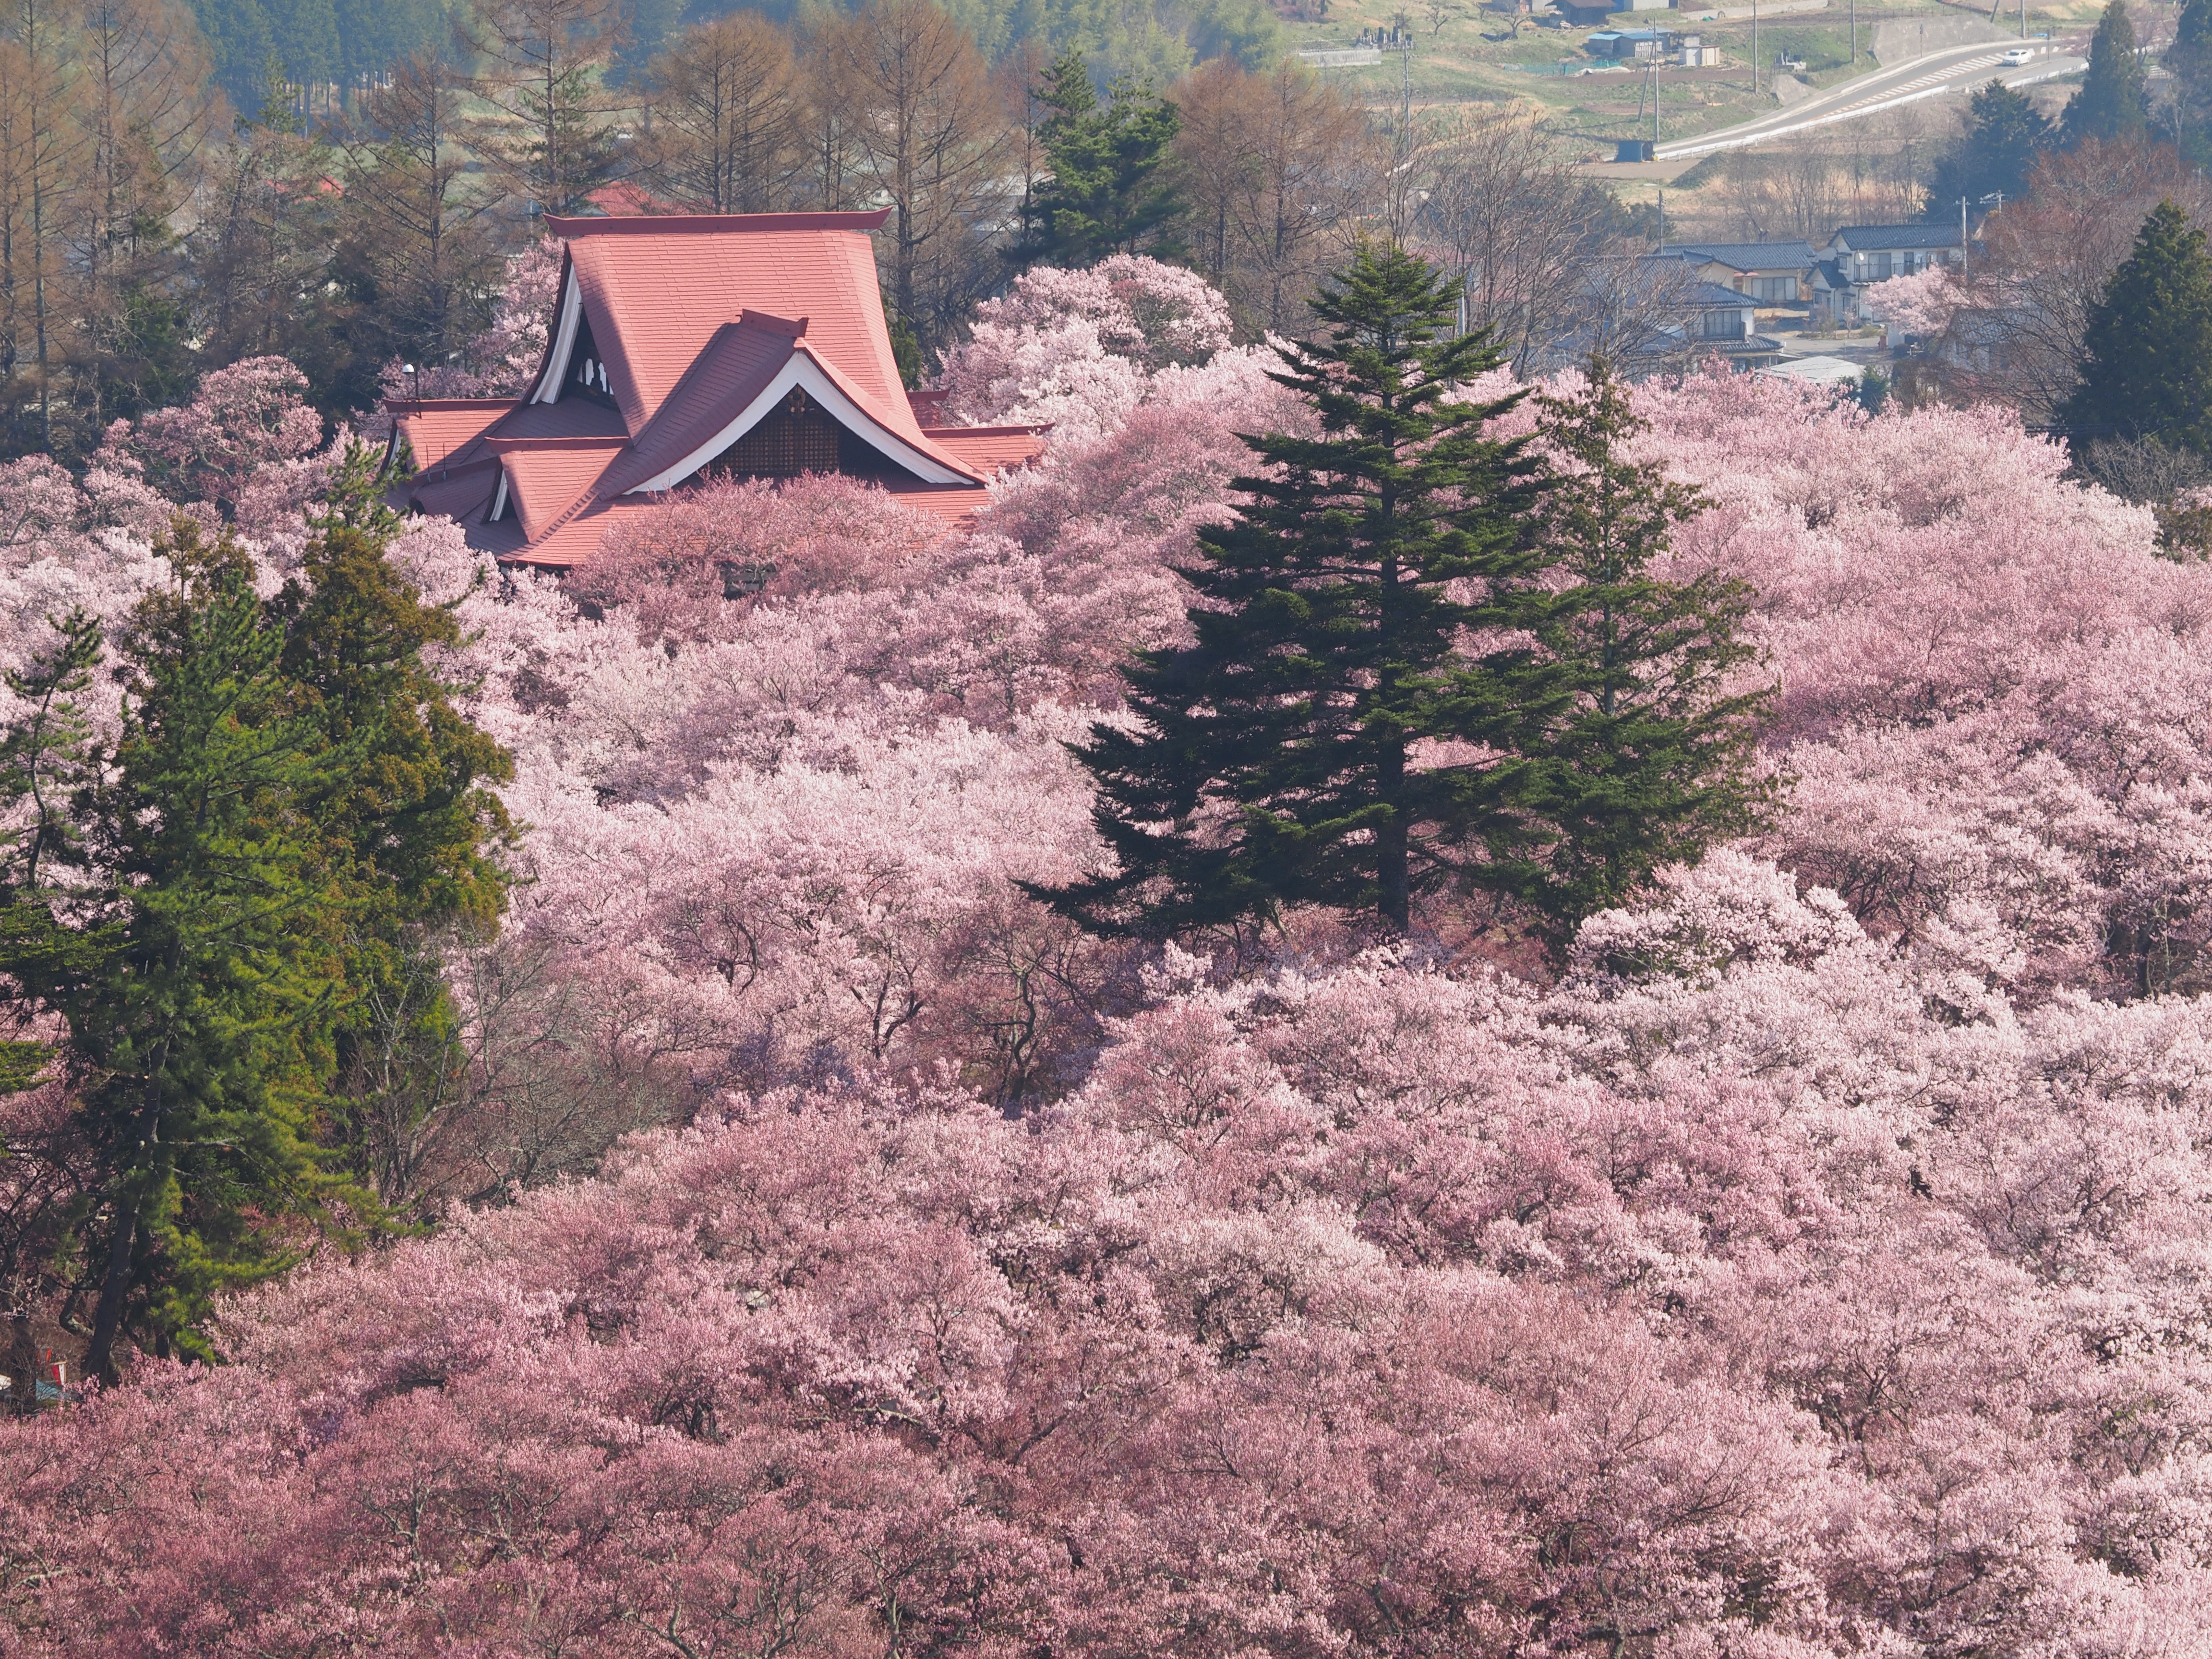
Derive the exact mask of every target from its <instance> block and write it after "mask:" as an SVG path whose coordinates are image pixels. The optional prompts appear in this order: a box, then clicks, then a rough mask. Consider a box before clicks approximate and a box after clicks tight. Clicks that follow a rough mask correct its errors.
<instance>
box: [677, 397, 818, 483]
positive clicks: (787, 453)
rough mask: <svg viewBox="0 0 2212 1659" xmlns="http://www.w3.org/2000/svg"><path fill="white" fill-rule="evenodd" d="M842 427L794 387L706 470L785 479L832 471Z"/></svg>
mask: <svg viewBox="0 0 2212 1659" xmlns="http://www.w3.org/2000/svg"><path fill="white" fill-rule="evenodd" d="M843 431H844V428H842V427H841V426H839V425H838V424H837V422H836V421H834V420H832V419H830V417H829V414H828V413H827V412H826V411H825V410H823V408H822V407H821V405H820V404H817V403H816V402H815V401H814V400H813V399H812V398H809V397H808V396H807V395H806V393H805V392H803V391H801V390H799V388H798V387H796V386H794V387H793V388H792V392H791V395H790V396H789V397H787V398H785V399H784V400H783V403H782V404H781V406H780V407H779V408H777V409H775V410H773V411H772V412H770V413H769V415H767V416H763V418H762V420H761V421H760V422H758V423H757V425H756V426H755V427H754V428H753V429H752V430H751V431H750V432H748V433H746V434H745V435H744V437H742V438H740V439H738V441H737V442H735V443H733V444H732V445H731V446H730V447H728V448H727V449H726V450H724V451H723V452H722V453H720V455H718V456H716V457H715V458H714V459H713V460H712V461H710V462H709V463H708V465H707V468H706V470H707V471H709V472H726V473H728V474H729V475H730V476H731V477H737V478H789V477H795V476H796V475H798V474H799V473H801V472H836V471H839V470H840V468H839V467H838V465H837V454H838V444H837V440H838V437H839V435H841V434H842V432H843Z"/></svg>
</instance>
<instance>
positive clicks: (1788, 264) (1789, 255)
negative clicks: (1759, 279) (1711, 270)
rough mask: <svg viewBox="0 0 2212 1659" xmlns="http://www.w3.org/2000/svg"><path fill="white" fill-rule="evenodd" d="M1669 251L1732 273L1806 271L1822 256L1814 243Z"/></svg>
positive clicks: (1690, 246)
mask: <svg viewBox="0 0 2212 1659" xmlns="http://www.w3.org/2000/svg"><path fill="white" fill-rule="evenodd" d="M1667 252H1668V253H1670V254H1674V255H1676V256H1678V257H1680V258H1688V259H1705V260H1709V261H1711V263H1712V264H1718V265H1726V266H1728V267H1729V269H1730V270H1804V269H1806V268H1807V267H1808V266H1809V265H1810V264H1812V263H1813V261H1814V259H1815V258H1818V257H1819V256H1817V255H1816V254H1815V253H1814V252H1813V245H1812V244H1811V243H1810V242H1679V243H1675V244H1674V245H1673V246H1669V247H1668V249H1667Z"/></svg>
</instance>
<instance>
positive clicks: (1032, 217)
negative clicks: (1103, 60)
mask: <svg viewBox="0 0 2212 1659" xmlns="http://www.w3.org/2000/svg"><path fill="white" fill-rule="evenodd" d="M1037 101H1038V102H1039V103H1040V104H1041V105H1042V106H1043V107H1044V108H1046V109H1047V110H1048V111H1049V112H1050V113H1049V114H1048V115H1047V116H1046V117H1045V118H1044V119H1043V121H1042V123H1040V124H1039V125H1038V128H1037V139H1038V142H1039V143H1041V144H1042V146H1043V148H1044V152H1045V161H1046V166H1047V168H1048V171H1049V173H1050V175H1051V176H1050V177H1049V178H1048V179H1046V180H1045V182H1044V183H1043V184H1042V185H1040V186H1039V187H1038V188H1037V189H1036V191H1035V192H1034V193H1033V194H1032V196H1031V197H1030V201H1029V202H1028V204H1027V205H1026V208H1025V210H1024V226H1023V237H1022V240H1021V243H1020V245H1019V246H1018V247H1017V248H1016V249H1015V251H1014V257H1015V258H1018V259H1019V260H1020V261H1021V262H1022V263H1024V264H1030V263H1035V262H1038V261H1042V262H1045V263H1048V264H1056V265H1085V264H1094V263H1095V262H1097V260H1099V259H1101V258H1104V257H1105V256H1106V255H1107V254H1109V253H1133V252H1139V251H1142V252H1152V253H1161V252H1172V251H1173V249H1172V247H1171V246H1170V242H1169V239H1168V229H1169V226H1170V222H1172V221H1173V219H1174V218H1175V216H1176V212H1177V210H1178V209H1179V207H1180V201H1179V198H1178V196H1177V193H1176V189H1175V186H1174V185H1173V184H1172V182H1170V179H1169V176H1168V174H1167V173H1166V172H1165V171H1164V164H1165V163H1166V161H1167V160H1168V158H1169V156H1170V154H1171V152H1172V151H1173V149H1174V146H1175V141H1176V134H1177V133H1178V132H1180V131H1182V116H1181V115H1180V114H1178V113H1177V112H1176V106H1174V105H1173V104H1170V103H1169V102H1168V101H1166V100H1164V99H1163V98H1161V97H1159V96H1158V94H1155V93H1154V92H1153V90H1152V87H1151V85H1150V84H1149V83H1148V82H1141V81H1132V80H1129V79H1127V78H1126V77H1125V78H1123V79H1121V80H1117V81H1115V82H1114V84H1113V86H1112V88H1110V89H1109V93H1108V95H1107V101H1106V103H1105V105H1104V106H1103V107H1102V106H1100V104H1099V102H1098V94H1097V92H1096V91H1095V90H1094V89H1093V88H1092V87H1091V71H1090V70H1089V69H1088V68H1087V67H1085V64H1084V60H1083V55H1082V54H1081V53H1080V52H1067V53H1065V54H1063V55H1062V56H1061V57H1060V58H1058V59H1056V60H1055V61H1054V63H1053V64H1052V65H1051V67H1049V68H1048V69H1047V70H1045V71H1044V74H1043V76H1042V84H1041V85H1040V87H1039V88H1038V92H1037Z"/></svg>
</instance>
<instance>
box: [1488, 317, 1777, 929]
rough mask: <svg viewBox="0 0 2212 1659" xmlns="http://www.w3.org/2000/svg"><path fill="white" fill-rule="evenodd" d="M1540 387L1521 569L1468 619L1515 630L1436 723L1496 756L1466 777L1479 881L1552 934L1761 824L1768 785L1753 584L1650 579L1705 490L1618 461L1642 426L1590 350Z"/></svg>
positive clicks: (1716, 578)
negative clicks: (1584, 372) (1580, 369)
mask: <svg viewBox="0 0 2212 1659" xmlns="http://www.w3.org/2000/svg"><path fill="white" fill-rule="evenodd" d="M1539 401H1540V407H1541V416H1540V421H1539V430H1540V433H1541V438H1542V441H1543V443H1544V445H1545V447H1547V449H1548V450H1549V451H1550V452H1551V453H1552V454H1553V457H1555V458H1556V469H1557V471H1556V476H1555V477H1554V479H1553V485H1552V488H1551V489H1549V490H1548V491H1547V492H1546V494H1545V495H1544V497H1543V498H1542V500H1541V502H1540V503H1539V505H1538V507H1537V508H1536V513H1535V520H1536V526H1537V530H1536V550H1537V555H1538V556H1537V559H1536V561H1535V568H1533V569H1531V570H1529V571H1528V572H1526V573H1525V574H1522V575H1520V576H1518V577H1514V578H1510V579H1507V580H1500V581H1497V582H1494V583H1493V584H1492V590H1491V593H1490V595H1489V598H1488V600H1487V602H1486V603H1485V604H1483V605H1480V606H1478V607H1477V608H1476V610H1475V611H1474V620H1475V622H1476V623H1477V624H1478V625H1479V626H1481V627H1483V628H1486V629H1495V630H1498V632H1499V633H1500V634H1501V635H1503V636H1504V637H1507V638H1516V639H1518V640H1521V641H1525V642H1524V643H1518V644H1516V645H1513V646H1511V647H1508V648H1505V649H1504V650H1499V651H1494V652H1492V653H1489V654H1487V655H1486V656H1484V657H1482V658H1481V659H1479V661H1478V662H1477V663H1476V664H1475V665H1474V667H1473V669H1472V670H1471V671H1468V672H1466V673H1463V674H1462V675H1460V676H1459V677H1458V678H1457V680H1456V689H1457V695H1458V697H1459V699H1460V700H1459V701H1458V702H1455V703H1453V704H1450V705H1449V706H1448V708H1447V711H1446V720H1445V722H1444V723H1445V724H1446V725H1447V726H1449V727H1450V728H1452V729H1454V730H1455V731H1459V732H1465V733H1467V734H1468V735H1469V736H1471V737H1474V738H1477V739H1478V740H1480V742H1482V743H1484V744H1486V745H1487V746H1488V747H1489V748H1491V749H1492V750H1494V751H1495V752H1497V753H1498V755H1500V756H1501V757H1503V758H1502V759H1501V760H1500V761H1499V762H1498V763H1497V764H1496V765H1495V766H1493V767H1492V768H1490V769H1486V770H1483V771H1480V772H1473V773H1470V774H1469V775H1468V785H1469V794H1468V802H1467V805H1468V807H1470V808H1472V809H1474V810H1475V811H1479V813H1480V823H1481V824H1482V826H1483V835H1484V838H1485V841H1486V845H1487V850H1488V855H1489V856H1488V861H1487V863H1486V866H1484V867H1483V869H1482V870H1481V872H1480V880H1481V883H1482V884H1484V885H1485V886H1486V887H1488V888H1490V889H1492V890H1494V891H1497V892H1499V893H1502V894H1504V895H1505V896H1509V897H1510V898H1511V899H1514V900H1516V901H1517V902H1519V904H1520V905H1521V906H1522V907H1525V908H1526V909H1528V910H1529V911H1532V912H1534V914H1535V915H1537V916H1538V917H1540V918H1541V923H1542V926H1543V927H1544V929H1545V931H1547V932H1548V933H1550V934H1551V935H1552V936H1553V939H1555V940H1564V939H1565V938H1566V937H1568V936H1569V935H1570V934H1571V933H1572V932H1573V929H1574V927H1575V925H1576V924H1577V923H1578V922H1580V921H1582V920H1583V918H1584V917H1586V916H1589V915H1592V914H1593V913H1595V912H1596V911H1598V910H1601V909H1605V908H1609V907H1611V906H1614V905H1618V904H1620V903H1621V902H1624V901H1625V900H1626V899H1627V898H1628V897H1629V896H1631V895H1632V893H1634V892H1635V891H1636V890H1638V888H1639V887H1641V886H1643V885H1644V884H1645V883H1646V882H1647V881H1648V880H1649V879H1650V876H1651V873H1652V872H1653V871H1654V870H1656V869H1657V868H1658V867H1659V866H1661V865H1662V864H1668V863H1671V862H1675V861H1678V860H1680V861H1688V862H1695V861H1696V860H1697V859H1698V858H1699V856H1700V855H1701V854H1703V852H1704V850H1705V848H1707V847H1708V846H1711V844H1712V843H1713V842H1716V841H1719V840H1723V839H1725V838H1727V837H1729V836H1739V835H1742V834H1744V833H1746V832H1747V831H1749V830H1751V829H1755V828H1757V827H1758V826H1759V823H1762V822H1763V821H1764V819H1765V814H1766V812H1767V811H1768V809H1769V807H1770V806H1771V802H1772V799H1773V793H1774V785H1773V783H1772V782H1771V780H1770V779H1767V778H1765V777H1762V776H1761V775H1759V772H1758V771H1757V769H1756V768H1755V765H1754V757H1753V744H1754V743H1755V741H1756V738H1757V729H1756V722H1757V719H1758V716H1759V714H1760V713H1761V712H1762V711H1763V710H1764V708H1765V706H1766V704H1767V702H1768V700H1769V698H1770V696H1771V690H1772V689H1771V686H1768V685H1766V684H1764V683H1763V682H1759V681H1756V680H1754V681H1753V683H1751V684H1746V683H1745V682H1746V671H1747V669H1748V668H1749V667H1750V666H1751V665H1752V664H1753V660H1754V658H1755V656H1756V653H1755V651H1754V650H1753V647H1752V646H1751V645H1750V644H1748V643H1747V641H1745V639H1744V637H1743V629H1744V624H1745V621H1746V619H1747V617H1748V615H1749V612H1750V609H1751V605H1752V603H1753V599H1754V597H1755V595H1754V594H1753V591H1752V589H1751V588H1750V587H1749V586H1747V584H1745V583H1743V582H1741V581H1738V580H1734V579H1732V578H1729V577H1728V576H1725V575H1723V574H1720V573H1718V572H1714V571H1707V572H1705V573H1704V574H1699V575H1697V576H1695V577H1692V579H1691V580H1688V581H1686V582H1678V581H1674V580H1669V579H1668V577H1667V576H1666V575H1664V574H1661V566H1662V561H1663V559H1664V557H1665V556H1666V554H1667V550H1668V541H1669V538H1670V537H1671V536H1672V534H1673V532H1674V526H1677V525H1679V524H1680V523H1681V522H1682V521H1683V520H1686V519H1687V518H1689V517H1690V516H1692V514H1693V513H1696V512H1698V511H1699V508H1700V507H1703V506H1704V504H1705V503H1704V502H1703V501H1702V500H1701V499H1700V498H1699V495H1698V492H1697V491H1696V490H1694V489H1692V488H1690V487H1689V486H1687V485H1685V484H1680V483H1673V482H1671V481H1669V480H1668V477H1666V473H1665V470H1664V469H1663V468H1662V466H1660V465H1656V463H1650V462H1637V461H1634V460H1632V459H1630V458H1629V456H1628V453H1627V448H1628V446H1629V444H1630V443H1631V441H1632V440H1633V439H1634V437H1635V436H1636V435H1637V434H1638V432H1639V431H1641V430H1642V429H1643V428H1644V424H1645V423H1644V422H1643V421H1641V420H1640V419H1638V416H1636V414H1635V412H1634V411H1633V410H1632V408H1631V407H1630V404H1629V398H1628V390H1627V388H1626V386H1623V385H1622V384H1621V382H1620V380H1617V379H1615V378H1614V377H1613V374H1612V372H1611V371H1610V369H1609V368H1607V366H1606V364H1605V363H1604V362H1602V361H1598V362H1592V363H1591V364H1590V366H1589V378H1588V380H1587V383H1586V385H1585V386H1584V387H1583V390H1582V391H1581V392H1578V393H1577V394H1576V395H1573V396H1571V397H1565V398H1557V397H1552V396H1549V395H1546V396H1544V397H1542V398H1541V399H1540V400H1539Z"/></svg>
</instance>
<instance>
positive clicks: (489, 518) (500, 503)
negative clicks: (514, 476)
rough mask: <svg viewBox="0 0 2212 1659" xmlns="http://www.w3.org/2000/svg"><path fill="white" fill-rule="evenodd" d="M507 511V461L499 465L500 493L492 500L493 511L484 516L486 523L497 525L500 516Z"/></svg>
mask: <svg viewBox="0 0 2212 1659" xmlns="http://www.w3.org/2000/svg"><path fill="white" fill-rule="evenodd" d="M506 511H507V463H506V462H505V461H501V463H500V464H499V493H498V494H497V495H494V496H493V497H492V498H491V511H490V512H489V513H486V514H485V515H484V522H485V523H486V524H492V523H495V522H496V521H497V520H498V518H499V515H500V514H501V513H504V512H506Z"/></svg>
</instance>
